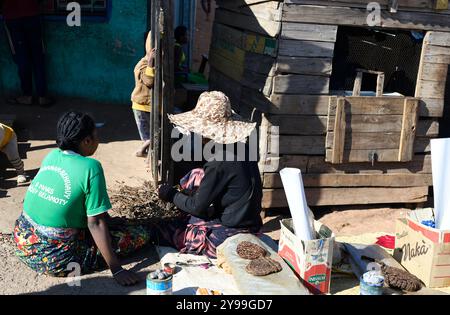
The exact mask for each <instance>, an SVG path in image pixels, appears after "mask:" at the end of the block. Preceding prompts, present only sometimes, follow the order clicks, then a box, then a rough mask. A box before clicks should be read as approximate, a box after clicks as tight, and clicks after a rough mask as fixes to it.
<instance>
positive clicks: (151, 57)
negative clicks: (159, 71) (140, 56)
mask: <svg viewBox="0 0 450 315" xmlns="http://www.w3.org/2000/svg"><path fill="white" fill-rule="evenodd" d="M155 54H156V48H153V49H152V50H150V52H149V53H148V64H149V65H151V64H153V61H154V60H155Z"/></svg>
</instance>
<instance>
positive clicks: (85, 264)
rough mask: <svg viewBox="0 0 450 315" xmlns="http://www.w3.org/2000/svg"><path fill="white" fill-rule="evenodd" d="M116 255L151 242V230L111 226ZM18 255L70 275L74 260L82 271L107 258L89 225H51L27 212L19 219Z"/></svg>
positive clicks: (36, 266) (39, 267)
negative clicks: (40, 221) (42, 224)
mask: <svg viewBox="0 0 450 315" xmlns="http://www.w3.org/2000/svg"><path fill="white" fill-rule="evenodd" d="M110 234H111V239H112V242H113V248H114V249H115V251H116V253H117V255H119V256H122V257H124V256H127V255H129V254H131V253H133V252H135V251H136V250H138V249H140V248H142V247H144V246H145V245H146V244H148V243H149V242H150V233H149V231H148V230H147V229H146V228H144V227H142V226H123V227H110ZM14 241H15V243H16V245H17V247H16V255H17V256H18V257H19V259H20V260H21V261H22V262H24V263H25V264H26V265H28V266H29V267H30V268H31V269H33V270H34V271H36V272H38V273H41V274H47V275H51V276H61V277H64V276H67V275H68V274H69V273H70V272H72V271H73V267H72V266H73V264H71V263H77V264H79V266H80V270H81V272H82V273H89V272H93V271H98V270H103V269H105V268H107V265H106V262H105V260H104V259H103V257H102V256H101V254H100V251H99V250H98V248H97V246H96V245H95V242H94V240H93V238H92V236H91V234H90V233H89V230H87V229H81V230H80V229H70V228H49V227H44V226H41V225H38V224H37V223H35V222H33V220H31V218H29V217H28V216H27V215H26V214H22V215H21V216H20V217H19V218H18V219H17V221H16V226H15V228H14Z"/></svg>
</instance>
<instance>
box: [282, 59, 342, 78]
mask: <svg viewBox="0 0 450 315" xmlns="http://www.w3.org/2000/svg"><path fill="white" fill-rule="evenodd" d="M332 67H333V60H332V59H331V58H307V57H288V56H279V57H278V58H277V61H276V72H277V73H294V74H309V75H323V76H330V75H331V70H332Z"/></svg>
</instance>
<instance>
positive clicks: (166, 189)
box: [158, 184, 178, 202]
mask: <svg viewBox="0 0 450 315" xmlns="http://www.w3.org/2000/svg"><path fill="white" fill-rule="evenodd" d="M177 192H178V190H176V189H175V188H173V187H172V186H170V185H169V184H162V185H160V186H159V187H158V197H159V199H161V200H163V201H167V202H172V201H173V197H174V196H175V194H176V193H177Z"/></svg>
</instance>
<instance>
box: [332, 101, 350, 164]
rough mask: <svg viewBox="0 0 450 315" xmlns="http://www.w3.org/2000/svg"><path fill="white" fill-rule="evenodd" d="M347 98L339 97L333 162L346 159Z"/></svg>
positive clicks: (338, 162) (337, 162)
mask: <svg viewBox="0 0 450 315" xmlns="http://www.w3.org/2000/svg"><path fill="white" fill-rule="evenodd" d="M345 124H346V123H345V98H343V97H339V98H338V102H337V107H336V118H335V122H334V138H333V153H332V157H331V163H333V164H340V163H342V162H343V160H344V144H345V128H346V126H345Z"/></svg>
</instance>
